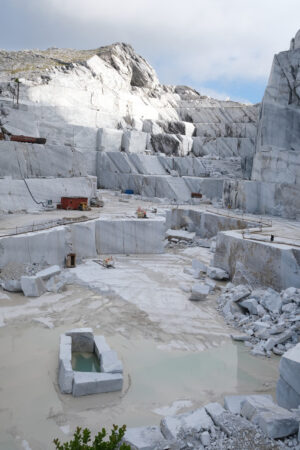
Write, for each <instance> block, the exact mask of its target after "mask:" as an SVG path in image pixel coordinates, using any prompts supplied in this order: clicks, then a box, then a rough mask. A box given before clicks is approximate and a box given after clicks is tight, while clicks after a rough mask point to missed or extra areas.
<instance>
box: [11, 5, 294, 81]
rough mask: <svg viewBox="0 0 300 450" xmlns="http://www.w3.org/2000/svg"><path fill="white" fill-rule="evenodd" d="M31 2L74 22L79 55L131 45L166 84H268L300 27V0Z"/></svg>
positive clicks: (47, 12)
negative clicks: (276, 59) (90, 48)
mask: <svg viewBox="0 0 300 450" xmlns="http://www.w3.org/2000/svg"><path fill="white" fill-rule="evenodd" d="M13 1H16V2H18V1H21V0H13ZM26 1H27V2H28V7H32V8H34V9H35V10H36V9H39V10H40V11H41V12H42V13H45V14H54V15H55V17H57V18H64V19H65V20H66V22H68V23H70V22H72V21H74V26H76V27H78V33H80V38H81V47H82V48H84V47H86V45H85V44H86V43H91V41H92V40H93V42H94V46H99V45H102V44H105V43H108V42H116V41H125V42H129V43H131V44H132V45H133V47H134V48H135V49H137V51H138V52H139V53H140V54H142V55H143V56H145V57H146V58H149V59H150V61H151V62H152V63H154V65H158V66H159V67H160V73H161V74H162V76H163V82H168V80H169V83H173V82H174V81H176V80H178V78H180V79H184V77H188V78H189V79H190V80H191V81H192V82H193V81H194V82H195V83H197V85H201V84H203V83H204V82H205V81H207V80H222V79H223V80H225V81H226V80H234V79H239V80H246V81H262V80H263V81H265V80H266V78H267V76H268V73H269V71H270V67H271V62H272V57H273V54H274V53H275V52H279V51H282V50H284V49H288V47H289V41H290V39H291V37H292V36H293V35H294V34H295V33H296V31H297V28H298V27H299V25H300V24H299V17H300V2H299V0H185V2H183V1H182V0H151V1H150V0H127V1H124V0H109V1H107V0H105V1H104V0H84V1H83V0H63V1H62V0H26ZM54 26H55V25H54Z"/></svg>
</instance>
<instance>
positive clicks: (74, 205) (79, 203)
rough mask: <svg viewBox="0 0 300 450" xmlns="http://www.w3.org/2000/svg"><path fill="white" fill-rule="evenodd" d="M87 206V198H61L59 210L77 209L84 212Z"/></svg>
mask: <svg viewBox="0 0 300 450" xmlns="http://www.w3.org/2000/svg"><path fill="white" fill-rule="evenodd" d="M87 206H88V198H87V197H62V198H61V209H79V210H82V211H84V210H86V209H87Z"/></svg>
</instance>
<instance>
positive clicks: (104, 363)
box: [100, 350, 123, 373]
mask: <svg viewBox="0 0 300 450" xmlns="http://www.w3.org/2000/svg"><path fill="white" fill-rule="evenodd" d="M100 368H101V372H104V373H123V365H122V363H121V361H120V360H119V359H118V355H117V352H115V351H114V350H109V351H106V352H102V353H101V358H100Z"/></svg>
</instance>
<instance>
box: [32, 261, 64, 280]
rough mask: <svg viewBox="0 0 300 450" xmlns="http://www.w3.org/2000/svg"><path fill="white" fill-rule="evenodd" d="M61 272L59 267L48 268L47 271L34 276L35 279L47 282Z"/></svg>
mask: <svg viewBox="0 0 300 450" xmlns="http://www.w3.org/2000/svg"><path fill="white" fill-rule="evenodd" d="M60 272H61V269H60V267H59V266H57V265H55V266H50V267H47V269H44V270H41V271H40V272H38V273H37V274H36V276H37V277H39V278H42V279H43V280H47V279H48V278H50V277H53V276H54V275H58V274H59V273H60Z"/></svg>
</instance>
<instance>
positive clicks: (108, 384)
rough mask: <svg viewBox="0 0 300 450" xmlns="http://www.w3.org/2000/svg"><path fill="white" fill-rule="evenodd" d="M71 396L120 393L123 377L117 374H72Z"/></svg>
mask: <svg viewBox="0 0 300 450" xmlns="http://www.w3.org/2000/svg"><path fill="white" fill-rule="evenodd" d="M73 373H74V381H73V392H72V393H73V396H74V397H80V396H82V395H91V394H100V393H104V392H114V391H121V390H122V387H123V375H121V374H119V373H116V374H115V373H92V372H91V373H90V372H73Z"/></svg>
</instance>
